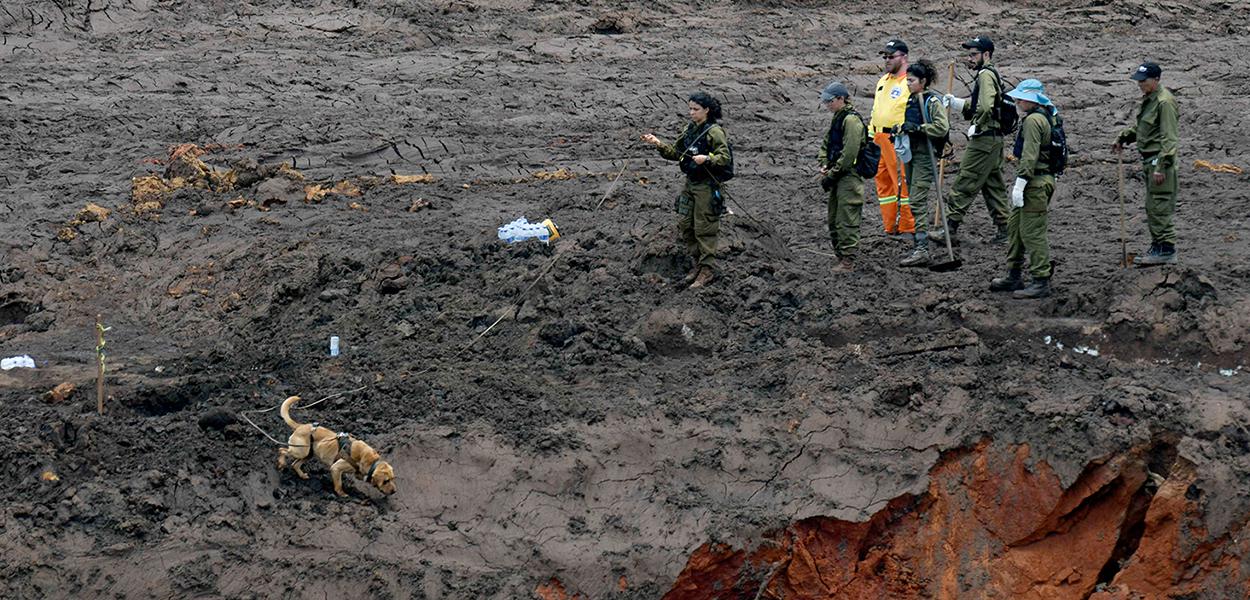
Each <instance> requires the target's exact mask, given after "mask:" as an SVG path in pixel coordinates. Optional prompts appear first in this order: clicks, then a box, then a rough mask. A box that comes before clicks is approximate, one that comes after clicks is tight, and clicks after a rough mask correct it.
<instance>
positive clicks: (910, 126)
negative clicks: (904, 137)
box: [903, 123, 920, 133]
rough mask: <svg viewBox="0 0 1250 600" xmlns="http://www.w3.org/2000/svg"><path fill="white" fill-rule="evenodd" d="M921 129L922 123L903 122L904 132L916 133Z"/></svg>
mask: <svg viewBox="0 0 1250 600" xmlns="http://www.w3.org/2000/svg"><path fill="white" fill-rule="evenodd" d="M917 131H920V125H917V124H916V123H903V133H916V132H917Z"/></svg>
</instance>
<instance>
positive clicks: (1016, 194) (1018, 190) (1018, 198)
mask: <svg viewBox="0 0 1250 600" xmlns="http://www.w3.org/2000/svg"><path fill="white" fill-rule="evenodd" d="M1026 185H1029V180H1028V179H1025V178H1023V177H1017V178H1016V187H1014V188H1012V189H1011V205H1012V206H1014V207H1015V208H1024V186H1026Z"/></svg>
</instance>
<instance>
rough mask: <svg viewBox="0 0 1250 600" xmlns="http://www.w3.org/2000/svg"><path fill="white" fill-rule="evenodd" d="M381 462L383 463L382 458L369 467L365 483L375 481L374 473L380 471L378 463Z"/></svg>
mask: <svg viewBox="0 0 1250 600" xmlns="http://www.w3.org/2000/svg"><path fill="white" fill-rule="evenodd" d="M380 462H382V459H381V458H379V459H377V460H375V461H373V464H371V465H369V472H368V473H366V474H365V481H368V482H372V481H373V472H374V471H376V470H378V463H380Z"/></svg>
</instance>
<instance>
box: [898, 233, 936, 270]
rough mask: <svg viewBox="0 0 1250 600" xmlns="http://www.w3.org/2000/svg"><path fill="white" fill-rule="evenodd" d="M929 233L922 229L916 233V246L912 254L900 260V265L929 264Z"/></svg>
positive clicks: (917, 265) (915, 265) (916, 265)
mask: <svg viewBox="0 0 1250 600" xmlns="http://www.w3.org/2000/svg"><path fill="white" fill-rule="evenodd" d="M928 237H929V236H928V235H927V234H926V233H925V232H923V231H921V232H920V233H917V234H916V246H915V247H914V248H912V251H911V255H910V256H908V257H907V258H904V259H903V260H901V261H899V263H898V266H900V267H923V266H926V265H928V264H929V240H928Z"/></svg>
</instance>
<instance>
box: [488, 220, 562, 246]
mask: <svg viewBox="0 0 1250 600" xmlns="http://www.w3.org/2000/svg"><path fill="white" fill-rule="evenodd" d="M558 237H560V232H559V231H558V230H557V229H556V225H555V223H552V222H551V219H547V220H545V221H543V222H542V223H530V222H529V221H527V220H525V217H521V218H519V219H517V220H515V221H513V222H511V223H508V224H507V225H504V226H503V227H500V228H499V239H501V240H503V241H505V242H508V243H509V244H515V243H517V242H523V241H525V240H538V241H540V242H542V243H544V244H546V243H548V242H550V241H551V240H554V239H556V238H558Z"/></svg>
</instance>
